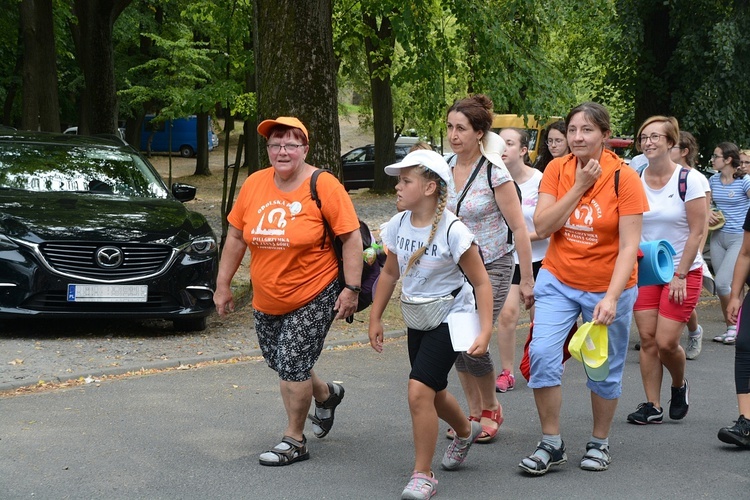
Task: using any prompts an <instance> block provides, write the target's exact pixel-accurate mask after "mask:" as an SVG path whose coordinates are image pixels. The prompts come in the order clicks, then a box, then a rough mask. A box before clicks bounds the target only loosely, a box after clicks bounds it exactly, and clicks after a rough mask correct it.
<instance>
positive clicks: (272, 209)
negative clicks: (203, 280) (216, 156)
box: [214, 116, 362, 466]
mask: <svg viewBox="0 0 750 500" xmlns="http://www.w3.org/2000/svg"><path fill="white" fill-rule="evenodd" d="M258 133H259V134H260V135H262V136H263V137H264V138H265V139H266V140H267V145H266V148H267V150H268V158H269V159H270V160H271V168H265V169H262V170H259V171H258V172H255V173H254V174H252V175H251V176H250V178H248V179H247V181H246V182H245V183H244V184H243V186H242V189H241V190H240V194H239V196H238V197H237V202H236V203H235V205H234V207H233V208H232V211H231V212H230V213H229V216H228V217H227V220H228V221H229V224H230V225H229V232H228V233H227V239H226V243H225V245H224V250H223V251H222V254H221V261H220V263H219V274H218V276H217V278H216V292H215V293H214V304H215V306H216V312H218V313H219V315H220V316H224V315H225V314H227V313H229V312H232V311H234V307H235V304H234V299H233V297H232V291H231V282H232V276H234V274H235V273H236V272H237V269H238V268H239V265H240V263H241V261H242V258H243V257H244V255H245V251H246V250H249V251H250V255H251V259H250V277H251V281H252V285H253V309H254V312H253V316H254V318H255V330H256V332H257V335H258V344H259V345H260V349H261V351H262V353H263V358H264V359H265V360H266V363H267V364H268V366H269V368H271V369H273V370H274V371H276V372H277V373H278V376H279V389H280V392H281V400H282V401H283V403H284V408H285V409H286V414H287V424H286V428H285V430H284V436H283V438H282V439H281V442H280V443H279V444H277V445H276V446H274V447H273V448H272V449H270V450H268V451H266V452H265V453H261V455H260V457H259V461H260V464H261V465H270V466H280V465H289V464H292V463H295V462H298V461H301V460H307V459H308V458H309V457H310V453H309V451H308V449H307V439H306V438H305V435H304V434H303V431H304V427H305V421H306V419H307V417H308V414H307V412H308V411H309V409H310V403H311V402H312V401H313V400H314V401H315V410H314V413H313V414H312V415H310V416H309V418H310V420H311V421H312V423H313V425H312V428H313V433H314V434H315V437H318V438H322V437H325V436H326V435H327V434H328V432H329V431H330V430H331V427H332V426H333V417H334V410H335V408H336V407H337V406H338V405H339V404H340V403H341V400H342V399H343V398H344V387H343V386H342V385H341V384H338V383H334V382H325V381H324V380H322V379H321V378H320V377H318V376H317V375H316V373H315V372H314V371H313V366H314V365H315V363H316V362H317V360H318V357H319V356H320V353H321V351H322V350H323V342H324V341H325V338H326V334H327V333H328V329H329V328H330V327H331V323H332V322H333V320H334V319H343V318H346V317H347V316H349V315H351V314H354V312H355V311H356V310H357V302H358V293H359V291H360V280H361V277H362V237H361V234H360V231H359V227H360V226H359V220H358V219H357V214H356V212H355V211H354V205H352V201H351V198H349V195H348V194H347V193H346V191H345V190H344V186H342V185H341V183H340V182H339V181H338V180H337V179H336V178H335V177H334V176H332V175H321V176H320V178H319V179H318V182H317V192H318V193H319V195H320V198H321V200H323V203H322V206H321V207H320V208H318V206H317V204H316V203H315V201H314V200H313V199H312V196H311V192H310V177H311V176H312V174H313V172H315V170H316V168H315V167H313V166H312V165H309V164H308V163H307V162H306V161H305V158H306V157H307V153H308V151H309V149H310V146H309V142H308V141H309V136H308V133H307V128H305V126H304V125H303V124H302V122H301V121H300V120H298V119H297V118H294V117H291V116H280V117H279V118H277V119H276V120H264V121H262V122H261V123H260V125H258ZM326 223H327V224H328V225H329V226H330V230H331V231H332V232H333V233H334V234H335V235H336V236H338V237H339V238H341V241H342V242H343V261H344V277H345V286H343V287H341V286H340V285H339V264H338V258H337V257H336V254H335V252H334V250H333V247H332V244H333V242H332V241H331V238H330V237H327V233H328V231H327V229H326V227H325V224H326Z"/></svg>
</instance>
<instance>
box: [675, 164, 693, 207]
mask: <svg viewBox="0 0 750 500" xmlns="http://www.w3.org/2000/svg"><path fill="white" fill-rule="evenodd" d="M689 173H690V169H688V168H685V167H682V168H681V169H680V177H679V180H678V181H677V191H679V193H680V199H681V200H682V201H685V194H687V176H688V174H689Z"/></svg>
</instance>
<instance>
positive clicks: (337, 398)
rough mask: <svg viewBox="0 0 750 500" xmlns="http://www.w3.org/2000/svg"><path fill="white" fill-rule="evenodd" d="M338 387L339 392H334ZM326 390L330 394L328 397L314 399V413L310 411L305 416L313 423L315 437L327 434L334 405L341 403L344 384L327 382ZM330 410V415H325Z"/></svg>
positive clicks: (331, 425)
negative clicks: (318, 399)
mask: <svg viewBox="0 0 750 500" xmlns="http://www.w3.org/2000/svg"><path fill="white" fill-rule="evenodd" d="M337 388H338V391H339V392H336V389H337ZM328 392H329V393H330V395H329V396H328V399H326V400H325V401H323V402H322V403H321V402H320V401H315V413H314V414H313V413H310V414H308V415H307V418H309V419H310V421H311V422H312V423H313V433H314V434H315V437H316V438H324V437H326V436H327V435H328V433H329V432H330V430H331V427H333V417H334V412H335V411H336V407H337V406H338V405H340V404H341V400H342V399H344V386H343V385H341V384H335V383H333V382H328ZM326 410H330V415H328V416H325V415H327V414H328V413H329V412H328V411H326Z"/></svg>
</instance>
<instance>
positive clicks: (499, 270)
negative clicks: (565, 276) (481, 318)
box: [456, 253, 515, 377]
mask: <svg viewBox="0 0 750 500" xmlns="http://www.w3.org/2000/svg"><path fill="white" fill-rule="evenodd" d="M484 267H485V268H486V269H487V274H488V275H489V277H490V285H492V299H493V300H492V327H493V330H494V326H495V322H496V321H497V317H498V316H499V315H500V310H501V309H502V308H503V305H505V299H507V298H508V292H509V291H510V281H511V278H512V277H513V270H514V269H515V263H514V262H513V254H510V253H508V254H505V255H503V256H502V257H500V258H499V259H497V260H494V261H492V262H490V263H489V264H485V266H484ZM494 369H495V365H494V363H493V362H492V357H491V356H490V353H489V352H487V353H485V354H483V355H482V356H480V357H478V358H475V357H474V356H469V355H468V354H466V353H465V352H462V353H460V354H459V355H458V358H456V370H457V371H460V372H469V374H470V375H472V376H474V377H482V376H484V375H487V374H488V373H490V372H492V371H493V370H494Z"/></svg>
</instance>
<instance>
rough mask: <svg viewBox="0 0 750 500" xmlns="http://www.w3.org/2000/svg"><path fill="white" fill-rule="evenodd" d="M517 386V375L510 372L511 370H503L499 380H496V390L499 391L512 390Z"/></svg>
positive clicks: (498, 377)
mask: <svg viewBox="0 0 750 500" xmlns="http://www.w3.org/2000/svg"><path fill="white" fill-rule="evenodd" d="M515 386H516V377H514V376H513V375H512V374H511V373H510V370H503V371H501V372H500V375H498V376H497V380H495V391H497V392H506V391H512V390H513V388H514V387H515Z"/></svg>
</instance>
